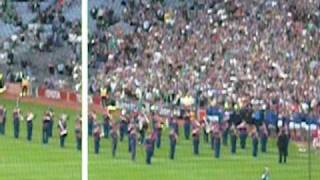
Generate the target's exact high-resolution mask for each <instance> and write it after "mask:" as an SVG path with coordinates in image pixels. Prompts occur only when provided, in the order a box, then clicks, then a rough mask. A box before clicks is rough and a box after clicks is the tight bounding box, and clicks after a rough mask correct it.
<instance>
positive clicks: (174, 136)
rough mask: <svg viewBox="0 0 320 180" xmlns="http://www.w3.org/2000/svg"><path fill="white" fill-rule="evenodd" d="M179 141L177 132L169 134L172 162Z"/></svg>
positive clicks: (172, 131) (171, 131)
mask: <svg viewBox="0 0 320 180" xmlns="http://www.w3.org/2000/svg"><path fill="white" fill-rule="evenodd" d="M177 139H178V135H177V134H176V132H175V131H174V130H173V129H171V130H170V134H169V140H170V154H169V158H170V159H172V160H173V159H174V157H175V153H176V145H177Z"/></svg>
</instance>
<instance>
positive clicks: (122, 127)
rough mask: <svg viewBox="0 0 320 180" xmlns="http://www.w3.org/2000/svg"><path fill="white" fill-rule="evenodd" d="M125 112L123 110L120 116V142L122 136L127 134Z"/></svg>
mask: <svg viewBox="0 0 320 180" xmlns="http://www.w3.org/2000/svg"><path fill="white" fill-rule="evenodd" d="M125 114H126V112H125V111H124V110H123V111H122V112H121V115H120V127H119V130H120V141H121V142H122V141H123V138H124V136H125V135H126V134H127V133H128V120H127V117H126V116H125Z"/></svg>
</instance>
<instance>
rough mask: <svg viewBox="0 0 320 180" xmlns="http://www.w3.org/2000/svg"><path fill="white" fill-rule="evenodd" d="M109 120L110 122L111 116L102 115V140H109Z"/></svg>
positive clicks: (106, 113) (107, 114)
mask: <svg viewBox="0 0 320 180" xmlns="http://www.w3.org/2000/svg"><path fill="white" fill-rule="evenodd" d="M110 120H111V115H110V114H109V112H108V111H107V112H105V113H104V114H103V132H104V135H105V136H104V138H106V139H108V138H109V133H110V128H111V125H110Z"/></svg>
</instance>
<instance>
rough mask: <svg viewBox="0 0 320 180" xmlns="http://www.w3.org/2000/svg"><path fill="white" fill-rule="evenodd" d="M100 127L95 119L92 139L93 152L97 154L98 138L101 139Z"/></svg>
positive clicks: (98, 147)
mask: <svg viewBox="0 0 320 180" xmlns="http://www.w3.org/2000/svg"><path fill="white" fill-rule="evenodd" d="M101 135H102V133H101V127H100V124H99V123H98V122H97V121H95V122H94V124H93V140H94V153H95V154H99V150H100V139H101Z"/></svg>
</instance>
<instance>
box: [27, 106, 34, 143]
mask: <svg viewBox="0 0 320 180" xmlns="http://www.w3.org/2000/svg"><path fill="white" fill-rule="evenodd" d="M34 118H35V116H34V114H33V113H32V112H31V111H29V112H28V114H27V117H26V120H27V140H28V141H31V140H32V129H33V119H34Z"/></svg>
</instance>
